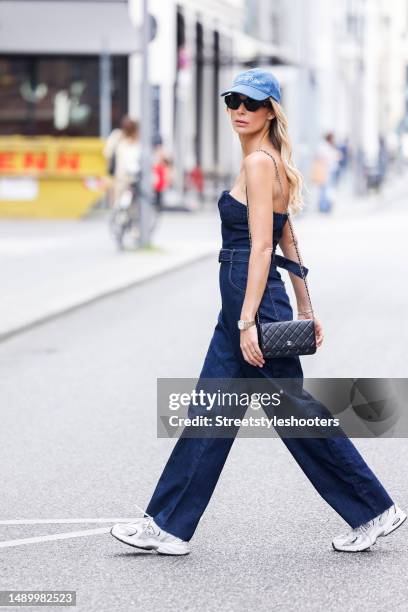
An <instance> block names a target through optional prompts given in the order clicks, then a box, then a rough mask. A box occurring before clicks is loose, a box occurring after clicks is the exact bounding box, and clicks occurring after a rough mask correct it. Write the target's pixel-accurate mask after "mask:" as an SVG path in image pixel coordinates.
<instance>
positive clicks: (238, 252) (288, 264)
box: [218, 249, 309, 278]
mask: <svg viewBox="0 0 408 612" xmlns="http://www.w3.org/2000/svg"><path fill="white" fill-rule="evenodd" d="M249 254H250V250H249V249H221V250H220V252H219V254H218V261H219V262H220V263H221V262H222V261H236V262H241V263H242V262H247V261H249ZM272 265H274V266H279V267H280V268H285V269H286V270H288V271H289V272H292V273H293V274H296V275H297V276H300V278H302V271H301V269H300V265H299V264H298V263H297V262H296V261H293V260H292V259H288V258H287V257H283V256H282V255H277V254H276V253H275V255H274V256H273V263H272ZM302 268H303V273H304V275H305V276H307V273H308V272H309V269H308V268H306V266H302Z"/></svg>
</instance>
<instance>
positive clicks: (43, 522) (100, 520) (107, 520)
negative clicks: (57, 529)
mask: <svg viewBox="0 0 408 612" xmlns="http://www.w3.org/2000/svg"><path fill="white" fill-rule="evenodd" d="M134 520H135V517H134V516H133V517H132V518H82V519H71V518H67V519H15V520H1V521H0V525H46V524H51V523H57V524H58V523H68V524H70V523H71V524H74V523H131V522H132V521H134Z"/></svg>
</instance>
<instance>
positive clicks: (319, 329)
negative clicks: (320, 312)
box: [297, 314, 324, 347]
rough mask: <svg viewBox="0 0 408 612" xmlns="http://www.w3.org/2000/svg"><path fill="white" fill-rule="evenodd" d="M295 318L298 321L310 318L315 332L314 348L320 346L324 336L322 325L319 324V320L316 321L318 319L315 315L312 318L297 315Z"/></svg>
mask: <svg viewBox="0 0 408 612" xmlns="http://www.w3.org/2000/svg"><path fill="white" fill-rule="evenodd" d="M297 318H298V319H312V318H313V319H314V322H315V330H316V346H317V347H319V346H321V344H322V342H323V338H324V334H323V327H322V324H321V323H320V320H319V319H318V317H317V316H316V315H314V317H312V316H308V315H301V314H298V316H297Z"/></svg>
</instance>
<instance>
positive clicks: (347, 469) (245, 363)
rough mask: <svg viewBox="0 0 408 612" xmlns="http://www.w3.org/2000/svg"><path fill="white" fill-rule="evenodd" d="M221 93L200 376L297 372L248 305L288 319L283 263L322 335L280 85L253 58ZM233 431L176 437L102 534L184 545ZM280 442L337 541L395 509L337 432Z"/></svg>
mask: <svg viewBox="0 0 408 612" xmlns="http://www.w3.org/2000/svg"><path fill="white" fill-rule="evenodd" d="M221 95H222V96H225V102H226V107H227V108H226V110H227V112H228V113H229V114H230V119H231V123H232V127H233V129H234V131H235V132H236V133H237V134H238V136H239V139H240V143H241V147H242V156H243V161H242V166H241V169H240V173H239V175H238V177H237V179H236V181H235V184H234V185H233V187H232V188H231V190H230V191H223V192H222V194H221V196H220V199H219V202H218V207H219V212H220V217H221V228H222V240H223V242H222V249H221V251H220V254H219V261H220V264H221V265H220V289H221V297H222V309H221V312H220V314H219V317H218V321H217V324H216V327H215V330H214V334H213V337H212V339H211V343H210V346H209V348H208V351H207V355H206V358H205V360H204V364H203V367H202V370H201V374H200V379H213V378H226V379H235V378H240V379H243V378H248V379H250V378H263V379H264V380H265V379H267V380H268V381H272V379H274V378H300V379H303V371H302V367H301V363H300V359H299V357H298V356H292V357H279V358H272V359H265V358H264V356H263V354H262V352H261V349H260V347H259V343H258V331H257V326H256V324H255V318H256V313H257V312H258V315H259V317H260V319H261V320H264V321H285V320H287V321H289V320H292V319H293V310H292V307H291V304H290V301H289V297H288V295H287V293H286V291H285V286H284V282H283V280H282V279H281V275H280V273H279V271H278V270H277V266H280V267H283V268H286V269H287V270H288V271H289V273H290V278H291V282H292V284H293V288H294V292H295V295H296V302H297V308H298V312H297V318H298V319H305V318H311V317H313V318H314V323H315V330H316V345H317V346H318V347H319V346H321V344H322V341H323V329H322V325H321V323H320V321H319V320H318V318H317V316H316V315H314V313H313V312H312V311H310V310H309V301H308V295H307V290H306V287H305V285H306V283H303V282H302V274H301V268H300V266H299V264H298V263H297V262H296V252H297V251H296V245H295V244H294V240H293V238H292V235H291V232H290V231H289V227H288V225H289V224H288V223H287V221H288V210H290V211H291V212H297V211H298V210H300V208H301V206H302V201H301V195H300V193H301V187H302V177H301V175H300V173H299V171H298V170H297V169H296V168H295V166H294V164H293V162H292V158H291V146H290V141H289V138H288V130H287V119H286V116H285V114H284V112H283V109H282V107H281V105H280V100H281V92H280V86H279V83H278V81H277V80H276V78H275V76H274V75H273V74H271V73H270V72H268V71H264V70H260V69H256V68H255V69H251V70H247V71H245V72H243V73H240V74H239V75H238V76H237V77H236V78H235V79H234V82H233V84H232V87H231V88H230V89H228V90H227V91H224V92H223V93H222V94H221ZM246 196H248V200H246ZM245 201H246V202H247V203H246V204H245V203H244V202H245ZM248 202H250V206H249V207H248ZM248 221H249V225H248ZM249 229H250V230H251V237H252V241H251V242H250V238H249ZM278 243H279V246H280V247H281V249H282V252H283V254H284V256H283V257H282V256H274V257H272V263H271V251H272V254H274V250H275V247H276V246H277V244H278ZM303 269H304V270H305V268H304V267H303ZM300 403H301V404H302V408H303V409H304V410H305V411H306V412H307V414H308V416H310V414H317V413H319V412H321V407H322V405H321V404H320V403H319V402H318V401H317V400H315V399H314V398H313V397H312V396H311V395H310V394H308V393H307V392H306V391H303V394H302V396H301V399H300ZM233 441H234V437H229V438H216V437H205V438H193V437H192V438H189V437H185V436H183V435H182V436H181V437H180V438H179V440H178V441H177V443H176V445H175V447H174V449H173V451H172V453H171V455H170V458H169V460H168V462H167V464H166V466H165V468H164V470H163V473H162V475H161V477H160V479H159V481H158V483H157V486H156V489H155V491H154V493H153V496H152V498H151V500H150V502H149V504H148V506H147V508H146V511H145V512H144V517H142V518H140V519H136V520H135V521H134V522H133V523H130V524H117V525H114V526H113V527H112V529H111V534H112V535H113V536H114V537H115V538H117V539H118V540H120V541H121V542H124V543H125V544H129V545H130V546H135V547H137V548H143V549H153V550H156V551H157V552H159V553H165V554H174V555H183V554H187V553H188V552H190V544H189V541H190V539H191V538H192V536H193V534H194V532H195V530H196V527H197V525H198V522H199V520H200V518H201V516H202V514H203V512H204V511H205V509H206V507H207V504H208V502H209V501H210V498H211V495H212V493H213V491H214V489H215V486H216V484H217V481H218V478H219V476H220V474H221V471H222V468H223V466H224V463H225V461H226V459H227V456H228V453H229V451H230V449H231V446H232V444H233ZM282 441H283V442H284V444H285V445H286V447H287V448H288V450H289V451H290V453H291V454H292V456H293V457H294V459H295V460H296V462H297V463H298V464H299V466H300V468H301V469H302V470H303V472H304V473H305V475H306V476H307V477H308V478H309V480H310V482H311V483H312V485H313V486H314V487H315V489H316V490H317V491H318V492H319V494H320V495H321V496H322V498H323V499H324V500H325V501H326V502H327V503H328V504H330V506H331V507H332V508H333V509H334V510H335V511H336V512H337V513H338V514H340V516H341V517H342V518H343V519H344V520H345V521H346V522H347V523H348V524H349V526H350V528H351V529H349V531H348V532H347V533H345V534H344V535H341V536H337V537H335V538H334V539H333V542H332V545H333V547H334V548H335V549H336V550H339V551H345V552H357V551H362V550H365V549H367V548H369V547H370V546H371V545H372V544H374V543H375V541H376V539H377V537H379V536H386V535H388V534H389V533H391V532H392V531H393V530H394V529H396V528H397V527H399V526H400V525H401V524H402V523H403V521H404V520H405V519H406V514H405V513H404V512H403V511H402V510H401V509H400V508H399V507H398V506H397V505H395V504H394V502H393V500H392V499H391V497H390V496H389V495H388V493H387V491H386V490H385V489H384V487H383V486H382V484H381V483H380V482H379V480H378V479H377V478H376V476H375V475H374V474H373V472H372V471H371V470H370V468H369V467H368V465H367V464H366V463H365V462H364V460H363V458H362V457H361V455H360V454H359V452H358V451H357V449H356V448H355V446H354V445H353V444H352V442H351V441H350V440H349V438H347V436H345V435H344V436H340V437H334V438H307V437H303V438H292V437H291V438H282Z"/></svg>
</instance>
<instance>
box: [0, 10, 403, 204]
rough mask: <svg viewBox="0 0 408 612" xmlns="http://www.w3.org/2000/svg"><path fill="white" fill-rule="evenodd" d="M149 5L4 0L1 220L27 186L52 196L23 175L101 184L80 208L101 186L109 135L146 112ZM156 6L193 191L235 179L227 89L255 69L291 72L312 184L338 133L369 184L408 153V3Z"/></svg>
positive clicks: (159, 70) (157, 134) (153, 64)
mask: <svg viewBox="0 0 408 612" xmlns="http://www.w3.org/2000/svg"><path fill="white" fill-rule="evenodd" d="M141 4H142V3H141V0H129V2H127V0H91V1H88V0H81V1H80V2H79V1H75V0H70V1H67V0H53V1H47V0H12V1H3V2H1V4H0V33H1V36H0V139H1V142H0V172H1V176H2V178H0V181H2V182H3V183H2V187H0V215H1V214H2V212H1V211H2V210H3V211H4V210H8V209H7V207H6V206H3V205H2V204H1V202H2V201H3V202H9V196H10V197H11V196H13V193H14V197H12V200H13V207H14V210H16V199H17V200H18V194H19V193H20V195H22V194H24V193H27V194H28V195H27V197H31V198H32V197H33V196H32V194H33V193H37V195H38V191H37V192H35V188H34V186H33V184H31V188H30V186H29V185H28V184H26V185H25V187H24V185H22V183H21V181H20V184H19V185H17V183H16V184H15V185H14V187H13V183H12V179H13V177H14V178H16V177H20V178H21V176H22V175H24V176H27V175H29V177H30V179H31V181H35V180H36V177H37V178H38V177H40V179H41V177H42V178H43V179H44V176H45V174H46V173H48V177H50V176H51V175H53V176H54V178H55V176H57V177H58V176H60V174H61V173H62V174H63V176H64V177H65V178H67V177H68V176H70V175H72V174H75V172H76V173H77V174H76V176H77V177H78V180H80V182H81V185H82V186H83V187H84V189H87V190H88V191H89V190H91V191H92V190H93V191H94V195H93V196H92V197H90V198H87V200H86V203H85V204H84V205H83V206H79V207H77V208H76V213H77V214H79V213H82V212H83V210H84V209H86V208H87V207H88V206H90V205H91V204H92V202H93V201H94V200H95V198H97V196H99V195H100V191H101V189H102V188H101V187H100V184H99V183H98V178H100V177H101V176H102V175H103V173H104V167H103V159H102V156H101V155H102V154H101V151H102V139H103V138H106V137H107V136H108V134H109V133H110V131H111V129H112V128H113V127H117V126H118V124H119V121H120V118H121V117H122V116H123V115H125V114H130V115H131V116H132V117H134V118H136V119H139V120H140V121H143V116H142V111H141V88H142V87H143V86H144V83H143V82H142V80H141V74H142V71H141V55H142V53H143V51H144V50H143V48H142V44H141V18H142V17H141V15H142V13H141ZM149 12H150V15H151V27H152V40H151V43H150V45H149V47H148V48H149V70H150V75H149V78H150V91H151V100H152V146H154V145H156V144H160V143H161V144H162V145H163V147H164V148H165V150H166V151H167V152H168V153H169V155H170V156H171V158H172V161H173V163H174V177H175V178H174V181H175V186H176V188H177V190H178V191H179V193H180V194H184V195H185V194H186V193H187V192H188V191H189V189H191V188H193V189H195V191H196V192H198V194H199V196H200V197H209V198H212V197H213V196H215V194H216V193H217V192H218V190H219V188H220V186H221V185H224V186H225V185H226V186H228V185H229V183H230V182H231V180H232V179H233V176H234V175H235V172H236V168H237V163H238V162H239V159H240V147H239V143H238V142H237V139H236V138H235V135H234V134H233V132H232V130H231V127H230V125H229V121H228V117H227V115H226V112H225V105H224V102H223V99H222V98H221V97H220V96H219V91H221V90H222V88H224V87H226V86H228V84H229V83H230V82H231V79H232V78H233V76H234V74H235V73H236V72H238V71H240V70H244V69H246V68H250V67H253V66H262V67H265V68H267V69H270V70H272V71H273V72H274V73H275V74H276V75H277V77H278V78H279V79H280V81H281V84H282V104H283V107H284V109H285V111H286V113H287V115H288V118H289V125H290V134H291V137H292V141H293V145H294V152H295V160H296V162H297V164H298V166H299V167H300V169H301V171H302V172H303V173H304V174H305V176H306V179H307V178H308V173H309V171H310V167H311V163H312V159H313V156H314V154H315V150H316V146H317V144H318V142H319V139H320V138H321V137H322V135H323V134H324V133H326V132H328V131H332V132H334V134H335V136H336V139H337V140H338V141H339V142H345V141H347V142H348V143H349V145H350V147H351V150H352V152H353V166H352V168H353V180H354V185H355V190H356V191H360V192H361V191H364V189H366V188H367V186H368V183H369V180H370V176H374V175H376V174H378V172H379V168H380V169H381V163H383V161H384V159H385V157H384V156H385V152H386V155H387V156H388V157H391V158H393V159H399V160H401V159H403V158H404V157H406V156H407V155H408V146H407V138H406V134H407V133H408V45H407V40H408V39H407V30H408V0H393V2H392V3H391V2H386V0H370V1H369V2H367V1H365V0H335V1H334V2H327V1H325V0H200V1H198V0H179V1H178V2H176V1H174V0H150V2H149ZM15 135H19V136H21V137H24V138H22V139H21V138H20V139H19V141H18V143H15V142H14V141H13V140H12V139H11V140H10V137H11V136H15ZM39 136H41V137H51V138H52V139H54V138H55V137H65V139H68V140H64V141H63V142H64V143H66V144H64V147H67V148H66V149H65V148H64V147H63V150H61V147H59V149H58V150H57V151H56V150H55V146H54V145H55V143H54V141H53V140H48V141H46V142H47V143H48V144H47V145H45V144H44V141H43V142H42V145H41V146H40V145H36V147H37V148H35V147H34V148H33V146H32V145H31V144H30V139H33V137H39ZM27 139H28V141H27ZM82 139H85V140H82ZM71 140H73V141H74V143H75V144H74V148H72V145H71V144H70V141H71ZM61 142H62V141H61ZM98 143H100V145H99V144H98ZM44 147H45V148H44ZM47 147H48V149H47ZM50 147H51V148H50ZM52 147H54V149H53V148H52ZM75 155H76V157H75ZM98 156H99V159H98ZM388 157H387V159H388ZM82 166H83V167H82ZM93 168H94V170H93ZM44 180H45V179H44ZM4 181H6V182H4ZM86 181H87V184H86ZM30 193H31V196H30V195H29V194H30ZM78 193H79V192H78ZM78 197H79V196H78ZM71 200H72V198H71ZM53 205H54V206H57V203H54V204H52V203H49V204H48V206H47V207H46V208H45V209H44V211H46V210H47V211H48V214H50V207H51V208H52V206H53ZM21 211H23V212H22V214H26V213H24V211H26V208H25V207H24V206H22V207H21Z"/></svg>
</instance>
